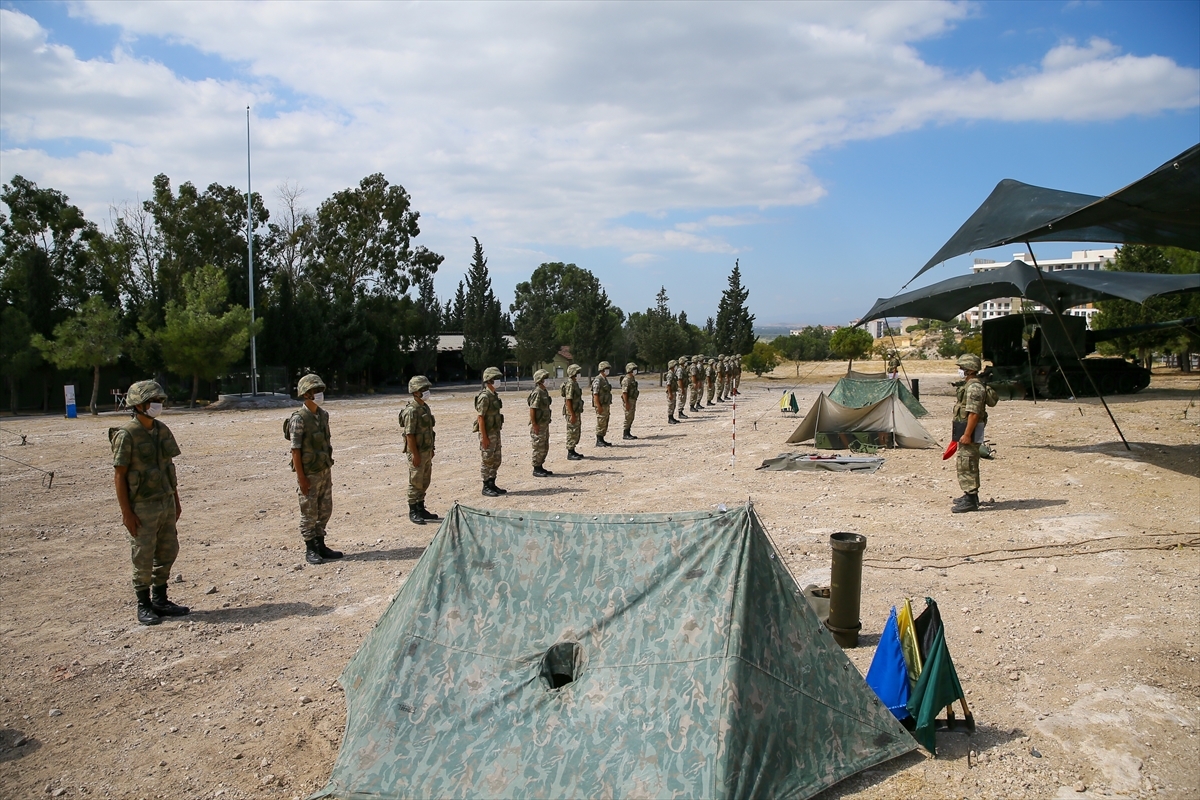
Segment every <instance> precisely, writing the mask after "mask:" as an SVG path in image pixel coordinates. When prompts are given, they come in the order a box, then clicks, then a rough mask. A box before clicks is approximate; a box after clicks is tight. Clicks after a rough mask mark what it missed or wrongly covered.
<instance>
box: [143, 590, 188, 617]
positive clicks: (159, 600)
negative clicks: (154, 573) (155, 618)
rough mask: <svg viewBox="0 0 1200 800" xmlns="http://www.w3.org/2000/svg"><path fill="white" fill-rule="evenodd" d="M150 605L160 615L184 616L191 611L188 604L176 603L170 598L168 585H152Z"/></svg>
mask: <svg viewBox="0 0 1200 800" xmlns="http://www.w3.org/2000/svg"><path fill="white" fill-rule="evenodd" d="M150 607H151V608H153V609H154V613H156V614H158V615H159V616H160V617H182V616H185V615H186V614H187V613H188V612H189V611H191V609H190V608H188V607H187V606H179V605H175V604H174V603H172V602H171V601H170V600H168V599H167V587H166V586H151V587H150Z"/></svg>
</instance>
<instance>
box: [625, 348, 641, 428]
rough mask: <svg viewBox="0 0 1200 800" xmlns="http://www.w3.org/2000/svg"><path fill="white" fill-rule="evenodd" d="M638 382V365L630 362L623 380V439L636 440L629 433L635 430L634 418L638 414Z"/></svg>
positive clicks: (626, 366)
mask: <svg viewBox="0 0 1200 800" xmlns="http://www.w3.org/2000/svg"><path fill="white" fill-rule="evenodd" d="M637 399H638V381H637V364H635V363H633V362H632V361H630V362H629V363H628V364H626V365H625V377H624V378H621V405H623V406H624V407H625V432H624V433H623V434H621V438H622V439H636V438H638V437H636V436H634V435H633V434H632V433H630V432H629V431H630V430H631V429H632V428H633V418H634V416H635V415H636V414H637Z"/></svg>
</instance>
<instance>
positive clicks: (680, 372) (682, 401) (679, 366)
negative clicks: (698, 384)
mask: <svg viewBox="0 0 1200 800" xmlns="http://www.w3.org/2000/svg"><path fill="white" fill-rule="evenodd" d="M675 387H676V390H677V391H678V392H679V407H678V408H677V409H676V412H675V416H677V417H679V418H680V419H687V418H688V415H687V414H685V413H683V408H684V406H686V405H687V393H688V357H687V356H680V357H679V361H678V363H676V365H675Z"/></svg>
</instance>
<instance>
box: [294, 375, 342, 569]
mask: <svg viewBox="0 0 1200 800" xmlns="http://www.w3.org/2000/svg"><path fill="white" fill-rule="evenodd" d="M296 394H298V395H300V397H301V398H302V399H303V400H304V405H303V406H301V407H300V408H298V409H296V410H295V411H294V412H293V413H292V416H291V417H290V418H289V419H288V422H287V428H286V429H285V432H286V433H287V435H288V438H289V439H291V442H292V470H293V471H294V472H295V473H296V493H297V495H299V499H300V536H301V537H302V538H303V539H304V560H305V561H307V562H308V563H310V564H324V563H325V562H326V561H327V560H329V559H337V558H341V557H342V554H341V553H340V552H339V551H337V550H331V549H329V548H328V547H326V546H325V526H326V525H327V524H328V523H329V517H330V515H332V514H333V444H332V443H331V442H330V438H329V412H328V411H326V410H325V409H323V408H321V404H322V403H324V402H325V381H323V380H321V379H320V378H319V377H318V376H316V375H313V374H308V375H305V376H304V377H303V378H301V379H300V382H299V384H297V386H296Z"/></svg>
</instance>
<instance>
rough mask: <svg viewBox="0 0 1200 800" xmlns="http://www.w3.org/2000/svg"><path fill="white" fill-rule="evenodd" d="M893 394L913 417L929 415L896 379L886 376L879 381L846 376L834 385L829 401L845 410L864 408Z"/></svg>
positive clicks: (852, 374)
mask: <svg viewBox="0 0 1200 800" xmlns="http://www.w3.org/2000/svg"><path fill="white" fill-rule="evenodd" d="M893 394H894V395H896V396H897V397H898V398H900V402H901V403H904V405H905V407H907V408H908V410H909V411H911V412H912V415H913V416H914V417H923V416H925V415H926V414H928V413H929V412H928V411H926V410H925V406H923V405H921V403H920V401H918V400H917V398H915V397H913V393H912V392H910V391H909V390H908V387H907V386H905V385H904V384H903V383H902V382H901V381H900V380H899V379H898V378H888V377H886V376H885V377H884V379H883V380H879V379H877V378H875V377H874V376H867V377H865V378H859V377H855V374H854V373H851V374H847V375H845V376H844V377H842V378H841V379H839V380H838V382H837V383H835V384H834V386H833V391H831V392H830V393H829V399H830V400H832V401H833V402H835V403H837V404H838V405H839V406H845V407H846V408H866V407H867V406H873V405H875V404H876V403H878V402H879V401H880V400H882V399H883V398H885V397H887V396H889V395H893Z"/></svg>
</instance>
